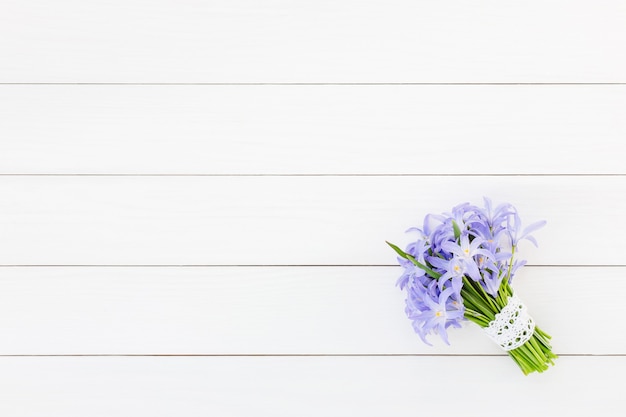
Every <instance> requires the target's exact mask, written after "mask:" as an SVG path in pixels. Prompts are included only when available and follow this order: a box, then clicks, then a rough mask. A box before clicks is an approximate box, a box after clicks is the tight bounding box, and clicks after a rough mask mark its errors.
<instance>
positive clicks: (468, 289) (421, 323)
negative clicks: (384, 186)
mask: <svg viewBox="0 0 626 417" xmlns="http://www.w3.org/2000/svg"><path fill="white" fill-rule="evenodd" d="M544 225H545V221H541V222H537V223H533V224H531V225H529V226H528V227H526V228H524V229H522V227H521V220H520V217H519V215H518V213H517V210H516V209H515V207H513V206H512V205H510V204H501V205H499V206H497V207H495V208H493V206H492V204H491V201H490V200H489V199H487V198H485V207H484V208H480V207H476V206H473V205H470V204H469V203H465V204H460V205H458V206H456V207H454V208H453V209H452V212H451V213H444V214H442V215H437V214H428V215H427V216H426V218H425V219H424V226H423V228H421V229H419V228H411V229H409V230H408V231H410V232H417V233H418V234H419V237H418V239H417V241H415V242H413V243H411V244H409V245H408V246H407V248H406V251H403V250H402V249H400V248H399V247H397V246H396V245H393V244H391V243H389V242H387V243H388V244H389V246H391V247H392V248H393V249H394V250H395V251H396V252H397V253H398V255H399V256H400V257H399V258H398V262H399V263H400V265H402V267H404V273H403V274H402V275H401V276H400V278H399V279H398V282H397V285H398V286H399V287H400V288H401V289H403V290H406V291H407V298H406V314H407V316H408V318H409V319H411V320H412V321H413V328H414V330H415V332H416V333H417V334H418V335H419V336H420V337H421V339H422V340H423V341H424V343H426V344H428V345H430V343H429V342H428V340H427V338H426V336H427V335H429V334H438V335H439V336H440V337H441V338H442V339H443V341H444V342H445V343H447V344H449V342H448V335H447V329H448V328H449V327H461V321H463V320H469V321H472V322H474V323H476V324H477V325H479V326H480V327H482V328H483V329H484V331H485V332H486V333H487V335H489V336H490V337H491V338H492V339H493V340H494V341H495V342H496V343H498V344H499V345H500V346H501V347H502V349H504V350H505V351H507V352H508V354H509V355H510V357H511V358H513V360H514V361H515V363H517V365H519V367H520V368H521V370H522V372H524V374H526V375H527V374H529V373H531V372H534V371H537V372H543V371H545V370H547V369H548V365H554V362H553V359H556V357H557V356H556V355H555V354H554V353H552V350H551V347H550V336H549V335H548V334H546V333H545V332H543V331H542V330H541V329H539V327H537V326H536V325H535V323H534V321H533V319H532V318H531V317H530V315H529V314H528V311H527V308H526V307H525V306H524V304H522V302H521V301H520V300H519V298H517V297H516V295H515V294H514V292H513V289H512V288H511V281H512V280H513V276H514V275H515V272H516V271H517V270H518V269H519V268H520V267H521V266H523V265H524V264H525V263H526V261H523V260H518V259H516V255H517V254H516V250H517V247H518V243H519V242H520V241H521V240H523V239H526V240H529V241H530V242H532V243H533V244H534V245H535V246H536V245H537V241H536V240H535V238H534V237H533V236H531V233H532V232H534V231H535V230H537V229H539V228H540V227H542V226H544Z"/></svg>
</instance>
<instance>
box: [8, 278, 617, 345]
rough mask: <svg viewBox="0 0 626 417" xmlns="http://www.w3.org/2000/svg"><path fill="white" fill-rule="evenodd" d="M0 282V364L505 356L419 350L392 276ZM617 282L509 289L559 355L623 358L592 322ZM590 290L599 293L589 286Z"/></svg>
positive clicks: (468, 341)
mask: <svg viewBox="0 0 626 417" xmlns="http://www.w3.org/2000/svg"><path fill="white" fill-rule="evenodd" d="M2 272H3V278H2V284H3V291H2V293H1V294H0V325H1V328H2V336H1V338H0V340H1V341H2V342H1V343H0V355H16V354H29V355H47V354H57V355H68V354H70V355H71V354H109V355H110V354H138V355H141V354H146V353H150V354H169V355H172V354H203V355H224V354H237V355H250V354H253V355H254V354H264V355H273V354H308V355H315V354H328V355H333V354H342V355H350V354H360V355H367V354H420V355H435V354H436V355H442V354H443V355H458V354H491V355H497V354H501V353H502V352H501V351H500V350H499V349H498V348H497V346H496V345H495V344H494V343H493V342H491V340H489V339H488V338H486V337H485V335H484V334H483V333H482V331H481V330H480V329H479V328H478V327H476V326H474V325H470V324H469V323H468V324H467V326H465V328H463V329H461V330H451V331H450V340H451V345H450V346H447V345H445V344H444V343H443V342H441V341H440V340H438V339H437V338H434V337H433V338H431V340H432V342H433V344H434V346H433V347H430V346H427V345H424V344H422V343H421V341H420V340H419V338H418V337H417V336H416V335H415V334H414V333H413V330H412V328H411V323H410V321H409V320H407V319H406V316H405V314H404V295H403V293H402V292H401V291H400V290H398V289H397V288H395V287H394V286H393V282H394V281H395V279H396V278H397V276H398V274H399V271H398V268H397V267H378V268H374V267H214V268H207V267H183V268H178V267H169V268H163V267H112V268H102V267H97V268H94V267H62V268H50V267H32V268H4V269H3V270H2ZM625 274H626V268H625V267H593V268H592V267H587V268H580V267H527V268H526V269H523V270H521V271H520V272H519V274H518V275H517V277H516V278H515V282H514V283H515V288H516V291H517V292H518V294H519V295H520V297H521V298H523V299H524V300H525V301H526V304H527V305H528V307H529V309H530V312H531V314H532V315H533V316H534V317H535V318H536V321H537V322H538V325H539V326H540V327H541V328H543V329H544V330H546V331H548V332H549V333H550V334H551V335H552V336H553V338H554V350H555V352H557V353H558V354H570V355H572V354H575V355H581V354H596V355H598V354H620V353H623V352H624V351H625V350H626V335H625V334H624V332H620V331H615V322H614V320H598V315H599V314H601V315H602V316H603V317H619V316H620V314H621V313H622V311H623V307H622V305H621V300H622V298H623V294H624V292H625V291H626V281H625V280H624V275H625ZM590 279H594V280H595V281H596V282H597V285H593V286H589V285H586V283H587V282H588V281H589V280H590ZM607 288H611V291H607V290H606V289H607ZM581 305H584V306H585V308H584V309H581V308H580V306H581ZM42 312H43V314H42ZM574 323H576V325H574ZM581 328H582V329H585V334H586V337H584V338H581V335H580V329H581Z"/></svg>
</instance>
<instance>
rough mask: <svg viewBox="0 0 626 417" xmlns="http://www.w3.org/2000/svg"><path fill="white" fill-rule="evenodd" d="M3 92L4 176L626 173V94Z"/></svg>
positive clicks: (194, 89)
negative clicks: (625, 154) (625, 150)
mask: <svg viewBox="0 0 626 417" xmlns="http://www.w3.org/2000/svg"><path fill="white" fill-rule="evenodd" d="M0 30H2V29H0ZM0 95H1V96H2V100H0V173H1V174H22V173H26V174H76V173H78V174H210V175H213V174H218V175H224V174H287V175H293V174H368V175H369V174H428V175H432V174H626V170H625V166H624V163H623V144H622V142H623V138H624V137H625V136H626V118H624V117H623V109H624V108H626V86H597V85H596V86H580V85H579V86H519V85H518V86H485V85H468V86H423V85H422V86H21V85H20V86H7V85H5V86H0Z"/></svg>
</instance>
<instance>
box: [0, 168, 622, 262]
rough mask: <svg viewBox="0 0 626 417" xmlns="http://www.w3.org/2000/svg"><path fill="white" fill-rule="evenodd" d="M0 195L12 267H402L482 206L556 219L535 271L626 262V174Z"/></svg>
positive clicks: (95, 183)
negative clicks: (430, 220) (472, 207)
mask: <svg viewBox="0 0 626 417" xmlns="http://www.w3.org/2000/svg"><path fill="white" fill-rule="evenodd" d="M0 195H3V196H4V198H3V199H2V201H1V202H0V209H1V210H2V216H1V217H0V230H2V239H0V253H2V264H4V265H14V264H18V265H47V264H50V265H77V264H86V265H111V264H114V265H163V264H165V265H196V264H200V265H277V264H278V265H284V264H289V265H389V264H393V263H395V256H394V254H393V253H392V251H391V250H390V249H389V248H388V247H387V246H386V244H385V240H389V241H392V242H395V243H396V244H399V245H401V246H404V245H405V244H407V243H409V242H410V241H411V239H413V238H414V237H412V236H409V235H405V234H404V230H406V229H407V228H409V227H411V226H415V225H417V224H418V223H421V221H422V219H423V216H424V215H425V214H426V213H429V212H442V211H446V210H449V209H450V208H451V207H452V206H454V205H456V204H459V203H461V202H464V201H470V202H473V203H476V204H482V196H483V195H489V196H491V197H492V198H493V199H494V201H496V202H502V201H508V202H511V203H513V204H515V205H516V206H517V207H518V209H519V211H520V214H521V216H522V219H523V220H524V221H525V222H526V224H530V223H532V222H534V221H537V220H541V219H546V220H547V221H548V226H547V227H546V228H545V229H544V230H541V231H539V232H537V234H536V236H537V238H538V239H539V242H540V245H541V248H540V249H536V248H534V247H533V246H532V245H531V244H529V243H527V242H522V245H521V246H520V254H521V255H522V257H523V258H524V259H528V260H529V261H530V264H535V265H541V264H543V265H625V264H626V253H625V252H624V251H623V250H622V247H623V244H622V236H624V235H626V230H625V228H626V223H624V222H623V213H624V212H626V199H624V195H626V177H623V176H621V177H526V176H520V177H463V176H460V177H256V176H255V177H10V176H9V177H1V178H0ZM581 235H582V236H581Z"/></svg>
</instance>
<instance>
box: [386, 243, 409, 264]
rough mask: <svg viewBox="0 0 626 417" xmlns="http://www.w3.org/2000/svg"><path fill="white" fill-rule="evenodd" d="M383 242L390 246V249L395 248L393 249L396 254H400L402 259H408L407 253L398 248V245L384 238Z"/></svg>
mask: <svg viewBox="0 0 626 417" xmlns="http://www.w3.org/2000/svg"><path fill="white" fill-rule="evenodd" d="M385 242H386V243H387V244H388V245H389V246H391V249H393V250H395V251H396V253H397V254H398V255H400V256H401V257H403V258H404V259H409V258H408V256H409V255H408V254H406V253H405V252H404V251H403V250H402V249H400V248H399V247H397V246H396V245H394V244H393V243H390V242H387V241H386V240H385Z"/></svg>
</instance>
